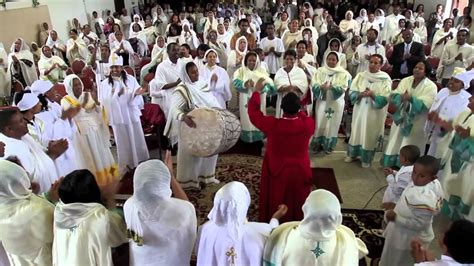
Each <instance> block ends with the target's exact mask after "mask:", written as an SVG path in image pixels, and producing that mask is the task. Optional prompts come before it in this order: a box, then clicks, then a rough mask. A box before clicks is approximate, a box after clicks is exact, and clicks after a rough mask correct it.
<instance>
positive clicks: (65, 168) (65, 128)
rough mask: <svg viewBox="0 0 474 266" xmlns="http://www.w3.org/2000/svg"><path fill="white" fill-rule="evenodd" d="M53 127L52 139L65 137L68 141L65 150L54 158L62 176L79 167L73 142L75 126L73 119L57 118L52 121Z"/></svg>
mask: <svg viewBox="0 0 474 266" xmlns="http://www.w3.org/2000/svg"><path fill="white" fill-rule="evenodd" d="M53 128H54V129H53V139H66V140H67V142H68V148H67V150H66V151H65V152H64V153H63V154H61V155H60V156H59V157H58V158H56V160H54V164H55V165H56V169H57V171H58V174H59V176H62V177H64V176H66V175H67V174H69V173H70V172H72V171H74V170H77V169H79V168H78V165H77V158H76V152H77V149H76V145H75V142H74V140H75V138H76V134H77V127H76V123H75V122H74V121H70V120H69V119H66V120H63V119H58V120H56V122H55V123H54V126H53Z"/></svg>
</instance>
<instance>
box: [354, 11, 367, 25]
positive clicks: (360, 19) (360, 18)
mask: <svg viewBox="0 0 474 266" xmlns="http://www.w3.org/2000/svg"><path fill="white" fill-rule="evenodd" d="M363 12H364V13H365V14H363ZM367 20H369V17H368V16H367V10H366V9H365V8H362V9H361V10H360V11H359V16H358V17H357V18H356V21H357V22H359V24H362V22H366V21H367Z"/></svg>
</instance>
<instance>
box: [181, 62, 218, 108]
mask: <svg viewBox="0 0 474 266" xmlns="http://www.w3.org/2000/svg"><path fill="white" fill-rule="evenodd" d="M187 64H188V63H186V64H184V65H183V67H182V68H181V73H180V78H181V81H182V82H181V83H182V84H184V85H185V87H186V88H187V89H188V91H189V94H190V95H191V97H192V99H191V100H192V101H193V104H194V105H196V106H198V107H209V108H213V107H215V108H219V106H220V105H219V102H218V101H217V99H216V98H215V97H214V96H213V95H212V93H211V92H210V88H209V86H208V84H207V80H204V79H199V80H198V81H195V82H192V81H191V78H190V77H189V75H188V72H187V71H186V65H187ZM196 67H197V66H196Z"/></svg>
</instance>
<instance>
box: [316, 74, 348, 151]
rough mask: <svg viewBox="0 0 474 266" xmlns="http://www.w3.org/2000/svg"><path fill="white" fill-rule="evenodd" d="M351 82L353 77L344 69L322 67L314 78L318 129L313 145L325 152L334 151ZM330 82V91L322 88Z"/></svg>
mask: <svg viewBox="0 0 474 266" xmlns="http://www.w3.org/2000/svg"><path fill="white" fill-rule="evenodd" d="M350 81H351V75H350V74H349V72H347V71H346V70H344V69H343V68H342V67H340V66H337V67H336V68H329V67H326V66H324V67H321V68H319V69H318V70H317V71H316V73H315V75H314V76H313V85H312V89H313V93H314V97H315V98H316V110H315V121H316V128H315V131H314V135H313V140H312V141H311V143H312V144H313V145H316V147H317V146H320V147H321V148H322V149H324V150H325V151H332V150H334V148H335V146H336V143H337V135H338V132H339V127H340V125H341V121H342V115H343V114H344V104H345V100H344V96H345V94H346V90H347V89H348V87H349V85H350ZM326 82H329V83H330V84H331V86H330V88H329V89H328V90H323V89H322V88H321V86H322V85H323V84H324V83H326Z"/></svg>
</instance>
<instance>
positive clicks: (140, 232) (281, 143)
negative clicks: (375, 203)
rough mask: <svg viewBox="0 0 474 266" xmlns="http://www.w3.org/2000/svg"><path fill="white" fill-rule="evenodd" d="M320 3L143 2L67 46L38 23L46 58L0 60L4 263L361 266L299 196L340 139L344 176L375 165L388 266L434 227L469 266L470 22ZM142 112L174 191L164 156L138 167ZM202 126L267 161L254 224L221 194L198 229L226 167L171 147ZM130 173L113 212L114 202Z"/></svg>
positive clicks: (19, 50) (473, 217)
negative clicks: (223, 130)
mask: <svg viewBox="0 0 474 266" xmlns="http://www.w3.org/2000/svg"><path fill="white" fill-rule="evenodd" d="M326 2H327V3H324V2H320V1H318V3H316V4H315V5H313V3H310V2H305V3H301V4H297V5H296V4H294V3H292V2H291V1H290V2H288V3H287V2H286V1H283V0H278V1H277V3H275V4H274V5H273V6H269V5H268V3H265V4H264V6H263V7H261V8H256V7H253V6H251V5H240V6H238V5H233V4H207V5H206V6H201V5H195V6H186V5H185V4H183V6H182V7H181V9H179V10H177V9H174V10H173V9H172V8H171V6H170V5H168V4H161V3H160V4H158V3H156V1H152V2H151V3H147V4H144V5H142V4H140V5H139V6H138V7H136V8H133V9H132V10H131V12H130V13H131V14H130V13H129V11H130V10H127V9H123V10H120V12H115V13H111V11H109V10H105V11H103V12H101V15H99V13H98V12H96V11H94V12H93V13H92V16H91V19H90V21H88V22H81V21H79V20H78V19H75V18H74V19H72V20H71V22H70V31H69V39H68V40H67V41H65V39H64V38H63V37H64V36H58V33H57V31H55V30H54V29H50V27H49V25H48V24H47V23H44V24H43V25H41V28H42V30H41V32H40V33H39V41H38V42H29V43H28V41H27V40H24V39H22V38H18V39H17V40H15V42H14V43H13V44H12V46H11V48H10V52H9V53H7V51H6V50H5V49H4V47H3V45H1V44H0V96H1V97H2V103H3V105H5V106H3V107H1V108H0V157H1V158H2V159H1V160H0V164H1V167H0V172H1V174H0V176H2V178H1V179H0V182H1V183H2V184H1V187H0V213H2V214H3V215H1V217H0V227H1V228H2V230H1V232H2V233H0V241H1V243H2V245H3V249H4V251H5V252H3V254H0V259H3V261H0V262H3V263H5V264H6V265H8V264H11V265H26V264H41V265H43V264H44V265H51V264H57V265H62V264H71V265H76V264H100V265H110V264H112V254H111V247H116V246H119V245H120V244H122V243H125V242H127V241H130V254H131V255H130V263H131V264H132V265H147V264H156V263H159V264H164V265H168V264H169V265H187V264H189V261H190V258H191V254H192V253H193V250H194V252H195V253H196V254H197V264H198V265H221V264H229V265H261V264H262V263H263V264H265V265H288V264H298V265H306V264H311V265H312V264H323V265H357V263H358V260H359V259H360V258H362V257H363V256H365V255H367V253H368V250H367V247H366V245H365V244H364V243H363V242H362V241H361V240H360V239H358V238H357V237H356V236H355V235H354V233H353V232H352V231H351V229H349V228H347V227H345V226H343V225H342V215H341V206H340V204H339V201H338V199H337V198H336V196H335V195H333V194H332V193H331V192H329V191H325V190H321V189H319V190H315V191H311V189H312V172H311V168H310V154H311V153H320V154H323V155H324V156H330V155H331V154H332V152H333V151H334V149H335V147H336V144H337V141H338V138H339V134H340V133H341V132H343V133H344V134H345V137H346V142H347V156H346V158H345V160H344V161H345V162H346V163H351V162H353V161H360V164H361V167H363V168H370V167H372V166H373V161H374V158H375V155H376V153H377V152H383V154H382V158H381V164H382V165H383V166H384V167H386V168H385V169H384V172H385V174H386V179H387V184H388V187H387V190H386V191H385V194H384V198H383V202H382V206H383V209H384V210H385V222H386V228H385V230H384V236H385V239H386V240H385V246H384V249H383V252H382V257H381V265H412V264H413V263H420V264H423V262H424V261H427V260H432V259H433V258H432V256H431V255H430V254H429V252H428V251H427V247H428V246H429V244H430V243H431V242H432V240H433V239H434V234H433V229H432V223H433V217H435V216H436V215H438V213H440V212H441V213H443V214H444V215H446V216H448V217H449V218H450V219H452V220H455V221H456V222H454V223H453V224H452V225H451V226H450V228H449V229H448V231H447V232H446V235H445V236H444V238H443V241H442V242H443V243H442V244H443V250H444V253H443V257H442V258H441V260H439V261H438V262H439V263H443V262H448V261H455V262H457V263H474V258H473V256H472V254H470V252H469V249H468V248H467V249H466V247H465V246H463V245H466V246H469V244H468V243H469V242H471V241H472V240H473V239H474V236H473V234H474V228H473V227H474V225H473V221H474V210H473V207H472V206H473V204H474V198H473V191H474V183H473V182H472V176H474V131H473V128H474V116H472V114H473V113H474V97H473V96H472V91H473V89H474V84H473V83H472V80H473V78H474V70H472V68H473V67H474V48H473V46H472V45H470V44H469V38H470V28H471V23H472V18H471V16H470V14H471V8H470V7H465V8H464V9H463V10H462V16H460V15H459V13H460V12H459V11H458V10H457V9H453V10H452V12H451V13H452V15H451V16H449V17H444V14H445V13H446V12H445V10H444V7H443V6H442V5H438V6H437V7H436V10H433V12H432V13H429V12H431V11H432V10H427V12H426V13H425V10H424V6H423V5H422V4H420V5H418V6H417V7H416V8H415V7H413V6H410V5H407V4H404V3H394V4H392V5H390V6H389V5H385V4H377V5H375V4H374V3H372V2H371V1H363V0H361V1H358V2H340V1H339V0H332V1H326ZM397 2H398V1H397ZM425 19H426V21H425ZM81 23H86V24H84V25H81ZM126 70H127V71H126ZM58 88H64V91H62V92H61V91H60V90H58ZM148 101H150V102H151V103H152V104H155V105H158V106H159V107H160V109H161V110H162V111H163V114H164V116H165V118H166V127H165V128H164V132H163V134H164V136H166V137H167V138H168V139H169V144H170V146H173V147H175V145H176V144H178V151H177V171H176V177H175V175H174V173H173V163H172V159H171V154H170V152H167V153H166V156H165V157H166V158H165V160H164V163H163V162H161V161H159V160H149V159H150V155H149V152H148V148H147V145H146V142H145V136H144V133H143V130H142V123H141V120H140V117H141V115H142V113H141V111H142V109H143V108H144V105H145V102H148ZM268 107H274V112H273V109H271V108H270V109H268ZM196 108H215V109H227V110H229V111H231V112H233V113H234V114H236V115H237V117H238V118H239V119H240V124H241V128H242V132H241V134H240V139H241V141H243V142H246V143H255V142H260V141H263V142H264V143H265V148H264V150H265V151H264V161H263V166H262V176H261V183H260V194H259V222H260V223H256V222H248V221H247V219H246V217H247V210H248V208H249V206H250V205H251V204H252V203H251V200H250V196H249V191H248V189H247V188H246V186H245V184H242V183H240V182H231V183H228V184H225V185H224V186H223V187H222V188H221V189H220V190H219V191H218V192H217V193H216V195H215V198H214V207H213V209H212V210H211V212H210V213H209V215H208V218H209V221H208V222H206V223H205V224H203V225H200V226H199V225H198V224H197V219H196V211H195V209H194V206H193V205H192V204H190V203H189V202H188V201H189V200H188V198H187V196H186V193H185V191H184V190H183V189H200V188H201V187H202V184H203V183H204V184H216V183H219V182H220V181H219V180H218V179H217V176H216V163H217V160H218V155H213V156H211V157H199V156H195V155H193V154H192V153H190V151H188V150H187V149H186V147H185V146H184V145H179V144H180V138H181V135H180V131H181V128H182V127H183V126H186V127H190V128H194V127H196V124H197V122H198V121H196V118H194V117H193V116H192V115H190V114H189V113H190V112H191V111H192V110H194V109H196ZM267 111H268V114H271V115H267ZM273 113H274V115H273ZM387 117H389V118H390V119H387ZM387 121H393V122H392V123H391V125H390V124H389V123H387ZM387 126H390V133H389V136H388V140H387V141H386V138H385V129H386V127H387ZM204 137H206V136H204ZM111 140H112V141H111ZM112 145H116V149H117V157H116V158H115V157H114V156H113V154H112V152H111V147H112ZM341 163H343V162H341ZM133 169H134V170H135V172H134V194H133V196H132V197H131V198H130V199H128V200H127V202H126V203H125V205H124V208H123V211H122V210H121V209H119V208H117V207H116V202H115V200H114V193H115V192H116V187H117V182H118V180H119V179H120V177H121V176H123V175H124V174H125V173H126V172H128V171H130V170H133ZM295 177H297V178H295ZM295 221H297V222H295ZM280 222H281V223H282V224H281V225H279V223H280ZM198 226H199V231H197V230H196V228H197V227H198ZM37 228H44V230H42V231H41V232H39V231H38V230H37ZM163 232H166V234H164V233H163ZM127 239H129V240H127ZM460 243H462V244H463V245H462V244H460ZM178 251H179V252H178ZM173 254H180V255H179V256H176V255H173ZM440 265H441V264H440Z"/></svg>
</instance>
